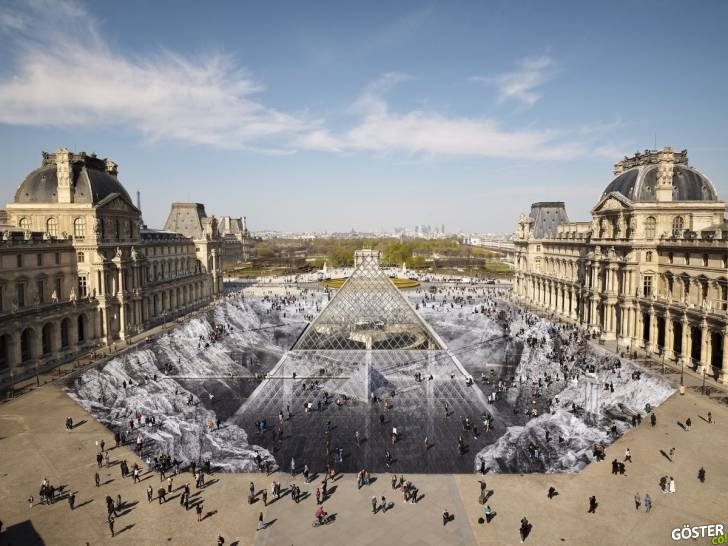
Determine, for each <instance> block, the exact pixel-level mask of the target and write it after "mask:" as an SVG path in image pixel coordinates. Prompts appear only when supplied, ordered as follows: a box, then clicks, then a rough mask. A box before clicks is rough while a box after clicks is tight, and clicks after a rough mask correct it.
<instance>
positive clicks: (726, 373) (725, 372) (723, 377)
mask: <svg viewBox="0 0 728 546" xmlns="http://www.w3.org/2000/svg"><path fill="white" fill-rule="evenodd" d="M718 381H720V382H721V383H728V326H726V327H725V329H724V330H723V362H722V363H721V368H720V371H719V372H718Z"/></svg>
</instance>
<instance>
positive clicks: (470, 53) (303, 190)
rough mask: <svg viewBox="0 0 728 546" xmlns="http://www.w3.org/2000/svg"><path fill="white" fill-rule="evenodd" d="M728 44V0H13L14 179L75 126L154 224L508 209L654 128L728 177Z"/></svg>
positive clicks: (586, 170) (0, 190)
mask: <svg viewBox="0 0 728 546" xmlns="http://www.w3.org/2000/svg"><path fill="white" fill-rule="evenodd" d="M727 53H728V2H723V1H715V2H710V1H705V2H694V3H686V2H678V1H669V0H668V1H655V2H651V1H641V2H624V3H621V2H598V3H597V2H583V1H580V2H541V1H537V2H507V1H504V2H454V1H449V2H423V3H417V2H410V1H408V2H373V3H372V2H346V1H334V2H290V3H284V2H222V1H217V2H207V3H200V2H181V1H174V2H172V1H169V2H147V1H144V2H142V1H139V2H136V1H128V0H127V1H124V2H93V3H91V2H89V3H83V2H46V1H41V0H32V1H30V2H27V1H26V2H19V3H13V2H9V3H7V2H2V3H0V140H1V141H2V143H3V145H2V147H0V161H2V165H3V169H2V175H0V199H2V200H3V201H4V202H7V201H9V200H11V199H12V196H13V192H14V191H15V188H16V187H17V185H18V184H19V183H20V182H21V181H22V179H23V178H24V176H25V175H26V174H27V173H28V172H30V171H31V170H33V169H34V168H36V167H37V166H38V165H39V164H40V152H41V151H42V150H48V151H52V150H55V149H56V148H58V147H60V146H66V147H69V148H72V149H73V150H76V151H81V150H84V151H87V152H89V153H90V152H96V153H97V154H99V155H100V156H102V157H109V158H111V159H113V160H114V161H116V162H117V163H119V171H120V178H121V180H122V181H123V183H124V184H125V186H126V187H127V189H128V190H129V192H130V193H131V194H134V192H135V191H136V190H141V192H142V208H143V212H144V217H145V220H146V221H147V223H148V224H149V225H151V226H160V225H161V224H162V223H163V222H164V219H165V218H166V215H167V212H168V210H169V204H170V202H171V201H173V200H177V201H188V200H189V201H199V202H203V203H205V204H206V206H207V210H208V213H211V214H215V215H218V216H220V215H234V216H241V215H247V216H248V219H249V225H250V226H251V228H252V229H282V230H300V231H303V230H326V229H328V230H348V229H351V228H356V229H362V230H363V229H381V228H385V229H390V228H391V227H393V226H395V225H402V224H420V223H430V224H433V225H440V224H441V223H444V224H446V227H447V228H448V230H457V229H463V230H466V231H505V230H512V229H513V228H514V225H515V222H516V219H517V216H518V213H519V212H520V211H522V210H524V211H525V210H528V208H529V206H530V203H531V202H532V201H539V200H564V201H566V203H567V210H568V212H569V215H570V217H571V218H572V219H574V220H580V219H586V218H587V215H588V213H589V210H590V208H591V207H592V206H593V205H594V204H595V203H596V201H597V199H598V198H599V196H600V194H601V191H602V190H603V188H604V187H605V186H606V185H607V183H608V182H609V180H610V175H611V168H612V164H613V163H614V162H615V161H617V160H619V159H620V158H621V157H622V156H623V155H624V154H626V153H632V152H634V151H635V150H642V149H644V148H652V147H653V146H654V144H655V135H656V142H657V146H658V147H659V146H665V145H671V146H673V147H675V148H678V149H682V148H687V149H688V151H689V157H690V160H691V163H692V164H693V165H694V166H696V167H697V168H698V169H700V170H702V171H703V172H704V173H706V174H707V175H708V176H709V177H710V178H711V180H712V181H713V183H714V184H715V185H716V187H717V189H718V193H719V195H720V196H721V197H722V198H723V199H726V198H728V131H727V129H728V108H726V99H725V96H726V87H727V85H728V54H727Z"/></svg>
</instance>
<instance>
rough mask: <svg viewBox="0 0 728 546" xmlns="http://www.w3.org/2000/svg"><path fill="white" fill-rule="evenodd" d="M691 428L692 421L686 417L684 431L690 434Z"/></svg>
mask: <svg viewBox="0 0 728 546" xmlns="http://www.w3.org/2000/svg"><path fill="white" fill-rule="evenodd" d="M692 426H693V421H692V419H690V417H688V418H687V419H685V429H686V430H687V431H688V432H690V427H692Z"/></svg>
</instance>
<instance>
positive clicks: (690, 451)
mask: <svg viewBox="0 0 728 546" xmlns="http://www.w3.org/2000/svg"><path fill="white" fill-rule="evenodd" d="M688 382H689V384H692V383H695V380H694V379H689V381H688ZM708 411H711V412H712V414H713V416H714V418H715V421H716V422H715V424H712V425H709V424H708V423H707V421H706V420H705V418H706V416H707V413H708ZM655 413H656V415H657V426H656V427H654V428H652V427H651V426H650V424H649V422H648V421H647V420H645V421H643V423H642V424H641V425H640V426H639V427H637V428H635V429H633V430H632V431H630V432H628V433H627V434H625V435H624V436H622V437H621V438H620V439H619V440H617V441H616V442H615V444H613V445H612V446H610V447H609V448H608V450H607V455H606V462H604V463H599V464H591V465H589V466H588V467H587V468H586V469H585V470H584V471H582V472H580V473H576V474H552V475H544V474H526V475H487V476H485V480H486V482H487V488H488V489H489V490H491V489H492V490H493V494H492V496H491V497H490V499H489V501H488V502H489V504H490V505H491V506H492V508H493V509H494V510H495V512H496V514H497V515H496V516H495V518H494V519H493V520H492V521H491V523H489V524H479V523H478V521H477V520H478V517H479V516H480V515H481V514H482V512H481V510H482V507H481V506H480V505H479V504H478V502H477V498H478V494H479V491H480V485H479V480H480V479H482V477H481V476H477V475H468V474H461V475H433V474H428V475H406V476H405V478H406V479H409V480H411V481H413V482H414V484H415V485H416V486H417V487H418V488H419V490H420V496H422V495H424V497H422V498H421V500H420V501H419V502H418V504H416V505H409V504H408V505H405V504H403V502H402V496H401V493H399V492H397V493H395V492H393V491H392V489H391V486H390V479H391V475H389V474H376V475H375V477H376V478H377V480H376V481H375V482H374V483H373V484H372V485H370V486H368V487H364V488H362V489H361V490H357V487H356V480H355V477H354V476H353V475H351V474H345V475H343V476H342V477H341V478H340V479H339V480H337V481H336V482H335V483H334V484H332V486H330V489H332V490H333V492H332V494H331V496H330V498H329V499H328V500H327V501H326V502H325V508H326V510H327V511H328V512H329V513H331V514H336V520H335V521H334V522H333V523H332V524H330V525H327V526H325V527H320V528H312V526H311V522H312V521H313V514H314V511H315V499H314V497H313V493H314V492H315V486H316V484H311V485H309V486H306V485H305V484H303V483H302V479H301V478H300V477H298V478H296V479H295V480H293V482H294V483H296V484H297V485H299V487H301V489H302V491H304V493H305V492H308V493H309V496H308V497H307V498H306V499H304V500H303V501H301V503H300V504H295V503H294V502H293V501H292V500H291V498H290V497H289V496H288V495H286V496H284V497H283V498H281V499H280V500H278V501H277V502H274V503H272V504H269V506H268V507H263V505H262V501H258V502H256V503H255V504H254V505H253V506H249V505H248V504H247V501H246V495H247V489H248V483H249V481H251V480H252V481H253V482H254V483H255V485H256V488H260V487H269V486H270V483H271V482H272V481H273V480H278V481H280V482H281V484H282V486H283V488H284V489H285V488H287V487H288V485H289V484H290V483H291V481H292V480H291V478H290V476H287V475H281V474H274V475H271V476H270V477H266V476H264V475H261V474H223V475H213V476H210V478H209V480H208V482H209V485H207V486H206V487H205V488H204V489H202V490H200V491H199V493H198V491H197V490H196V489H195V488H194V483H192V482H193V480H192V478H191V476H190V474H189V473H184V474H182V475H181V476H178V477H176V478H175V481H174V488H175V489H177V488H178V487H179V486H181V485H183V484H184V483H191V487H192V492H193V498H192V501H195V500H196V499H197V498H199V499H201V500H202V502H203V516H204V519H203V520H202V521H201V522H200V523H198V522H197V521H196V519H197V518H196V515H195V511H194V510H193V509H190V510H189V511H185V509H184V508H183V507H182V506H180V505H179V502H178V501H179V497H177V495H179V492H180V491H179V490H176V491H175V492H174V494H173V498H172V501H168V502H167V503H166V504H163V505H160V504H159V503H158V502H157V500H154V501H153V502H152V503H151V504H149V503H148V502H147V499H146V493H145V491H146V487H147V485H148V484H152V485H153V489H154V490H155V492H156V489H157V488H158V487H159V485H160V481H159V475H158V474H151V473H149V474H146V475H144V476H143V481H142V482H141V483H140V484H133V483H132V480H131V479H130V478H127V479H124V480H123V479H122V478H121V473H120V470H119V467H118V462H119V461H120V460H121V459H127V460H128V461H129V464H132V463H133V461H135V460H137V459H136V457H135V456H134V454H133V453H132V452H131V451H129V450H128V449H127V448H125V447H121V448H117V449H112V450H111V453H110V459H111V467H110V468H108V469H107V468H103V469H102V470H101V471H100V474H101V481H102V484H101V486H100V487H98V488H97V487H96V486H95V485H94V472H95V471H96V469H97V468H96V461H95V455H96V446H95V442H96V441H97V440H100V439H102V438H103V439H105V441H106V445H107V446H109V445H111V446H113V443H114V442H113V438H112V437H111V435H110V433H109V432H108V431H107V429H106V428H105V427H103V426H102V425H101V424H99V423H98V422H96V421H95V420H94V419H93V418H92V417H91V416H90V415H89V414H87V413H86V412H84V411H83V410H82V409H81V408H80V407H79V406H77V405H76V404H75V403H74V402H73V401H72V400H71V399H70V398H68V397H67V396H66V395H65V394H64V393H63V392H62V391H61V390H60V389H59V388H58V387H57V386H56V385H54V384H48V385H44V386H42V387H40V388H38V389H35V390H33V391H32V392H30V393H28V394H26V395H24V396H22V397H21V398H19V399H17V400H14V401H11V402H9V403H5V404H3V405H2V406H1V407H0V453H2V456H3V464H2V470H1V474H0V496H1V499H2V503H1V504H0V519H1V520H2V521H3V531H2V534H0V544H15V545H32V544H49V545H52V544H59V545H66V544H81V545H83V544H134V545H137V546H138V545H147V544H149V545H158V544H168V543H169V544H184V545H186V544H190V545H198V544H211V545H212V544H215V543H216V540H217V536H218V534H222V536H224V537H225V540H226V544H238V545H252V544H270V545H278V544H341V543H345V544H378V545H382V544H483V545H504V544H515V543H518V542H519V537H518V528H519V521H520V519H521V518H522V517H523V516H526V517H528V519H529V521H530V522H531V523H532V525H533V529H532V532H531V534H530V536H529V537H528V538H527V540H526V543H527V544H529V543H530V544H599V545H611V544H625V545H627V544H671V543H673V541H672V540H671V538H670V533H671V530H672V529H674V528H679V527H682V526H683V525H685V524H690V525H701V524H714V523H722V524H724V525H725V524H728V521H727V520H726V514H727V512H726V508H725V507H726V506H728V459H727V458H726V456H725V453H726V452H727V450H728V434H726V428H725V427H726V423H728V408H727V407H726V405H725V404H724V403H718V402H716V400H714V399H710V398H707V397H704V396H701V395H699V394H696V393H695V392H693V388H692V387H691V388H689V389H688V392H687V394H686V395H685V396H680V395H679V394H675V395H673V396H672V397H671V398H670V399H669V400H667V401H666V402H665V403H664V404H663V405H661V406H660V407H659V408H658V409H657V410H656V412H655ZM66 416H71V417H72V418H73V419H74V422H75V423H78V426H77V427H76V428H74V430H73V431H71V432H67V431H66V430H65V428H64V426H63V421H64V419H65V417H66ZM688 417H690V418H691V420H692V424H693V426H692V430H691V431H689V432H688V431H686V430H684V429H683V428H682V426H681V424H682V423H684V421H685V419H687V418H688ZM627 447H629V448H630V449H631V451H632V454H633V461H634V462H633V463H632V464H630V463H627V472H626V475H625V476H613V475H611V465H610V464H609V462H610V461H611V460H612V459H613V458H615V457H617V458H619V459H620V460H621V459H622V458H623V455H624V451H625V449H626V448H627ZM672 447H674V448H675V450H676V451H675V456H674V457H673V460H672V461H670V460H668V458H667V457H666V456H665V455H664V454H663V453H662V452H663V451H664V452H665V454H666V453H668V452H669V450H670V448H672ZM701 466H702V467H704V468H705V470H706V477H707V479H706V481H705V483H700V482H699V481H698V479H697V474H698V470H699V468H700V467H701ZM663 475H669V476H673V477H674V478H675V481H676V484H677V493H676V494H674V495H668V494H663V493H661V492H660V488H659V485H658V482H659V479H660V477H661V476H663ZM44 477H45V478H48V480H49V481H50V482H51V483H52V484H53V485H55V486H59V485H63V492H64V493H67V492H75V495H76V509H75V510H73V511H70V509H69V506H68V503H67V501H66V500H61V501H58V502H56V503H55V504H53V505H49V506H46V505H39V504H38V501H39V498H38V497H39V496H38V489H39V485H40V482H41V481H42V479H43V478H44ZM333 486H335V489H334V487H333ZM550 486H554V487H555V488H556V489H557V491H558V492H559V495H558V496H557V497H555V498H554V499H552V500H549V499H548V498H547V496H546V492H547V490H548V488H549V487H550ZM635 493H639V494H640V496H642V497H643V496H644V494H645V493H649V494H650V495H651V496H652V498H653V502H654V508H653V510H652V512H651V513H649V514H647V513H645V511H644V508H642V509H640V510H639V511H636V510H635V508H634V503H633V496H634V494H635ZM117 494H120V495H121V496H122V499H123V500H124V501H125V503H126V507H125V508H124V509H122V514H123V515H121V516H120V517H119V518H117V521H116V524H115V531H116V533H117V534H116V537H115V538H113V539H112V538H111V535H110V532H109V529H108V525H107V523H106V508H105V500H104V499H105V497H106V496H107V495H110V496H112V497H113V498H116V495H117ZM29 495H33V496H34V497H35V501H36V505H34V506H33V507H32V508H30V507H29V505H28V500H27V499H28V496H29ZM155 495H156V493H155ZM372 495H376V496H377V497H381V496H382V495H384V496H386V498H387V502H388V503H389V502H393V503H394V504H393V506H392V507H391V509H389V510H388V511H387V512H386V513H378V514H376V515H374V514H372V513H371V502H370V499H371V497H372ZM590 495H595V496H596V497H597V500H598V503H599V506H598V508H597V510H596V514H588V513H587V508H588V497H589V496H590ZM444 509H447V510H448V511H450V513H452V514H453V515H454V520H453V521H451V522H450V523H448V524H447V525H446V526H443V525H442V518H441V514H442V511H443V510H444ZM260 512H263V515H264V520H265V521H266V522H268V524H269V526H268V528H266V529H265V530H262V531H256V530H255V527H256V522H257V519H258V514H259V513H260ZM701 540H702V542H701ZM701 540H698V541H697V543H705V544H708V543H709V539H707V538H706V539H701Z"/></svg>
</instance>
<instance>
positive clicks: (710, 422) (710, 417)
mask: <svg viewBox="0 0 728 546" xmlns="http://www.w3.org/2000/svg"><path fill="white" fill-rule="evenodd" d="M708 424H709V425H712V424H713V413H712V412H710V411H709V412H708Z"/></svg>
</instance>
